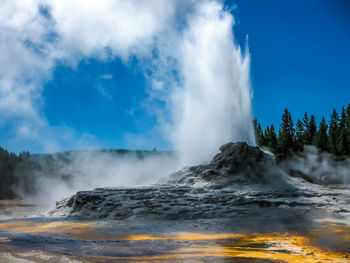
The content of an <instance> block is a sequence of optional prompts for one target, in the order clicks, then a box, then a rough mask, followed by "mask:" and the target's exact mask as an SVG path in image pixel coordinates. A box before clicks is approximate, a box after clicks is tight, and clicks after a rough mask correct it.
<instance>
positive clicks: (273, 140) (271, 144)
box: [268, 124, 277, 151]
mask: <svg viewBox="0 0 350 263" xmlns="http://www.w3.org/2000/svg"><path fill="white" fill-rule="evenodd" d="M269 137H270V140H269V145H268V147H269V148H270V149H272V150H273V151H276V149H277V135H276V131H275V126H273V124H272V125H271V127H270V136H269Z"/></svg>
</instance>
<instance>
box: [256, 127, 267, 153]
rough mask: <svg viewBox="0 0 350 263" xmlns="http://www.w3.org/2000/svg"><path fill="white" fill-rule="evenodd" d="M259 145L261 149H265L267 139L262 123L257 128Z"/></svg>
mask: <svg viewBox="0 0 350 263" xmlns="http://www.w3.org/2000/svg"><path fill="white" fill-rule="evenodd" d="M257 143H258V145H259V146H260V147H263V146H264V145H265V137H264V132H263V129H262V128H261V125H260V123H259V124H258V128H257Z"/></svg>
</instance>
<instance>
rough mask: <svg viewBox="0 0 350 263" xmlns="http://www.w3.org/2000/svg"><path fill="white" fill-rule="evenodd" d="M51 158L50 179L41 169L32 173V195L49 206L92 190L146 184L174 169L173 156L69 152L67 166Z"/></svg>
mask: <svg viewBox="0 0 350 263" xmlns="http://www.w3.org/2000/svg"><path fill="white" fill-rule="evenodd" d="M53 158H55V160H54V164H55V167H54V168H53V169H51V173H52V174H51V175H50V176H47V173H48V171H47V170H48V169H47V167H45V166H43V167H44V171H43V174H35V177H36V179H35V180H36V182H35V183H36V186H37V192H36V193H35V195H36V196H37V197H38V198H39V199H43V200H45V202H48V203H50V204H53V203H54V202H55V201H57V200H61V199H62V198H64V197H67V196H70V195H71V194H73V193H75V192H77V191H84V190H91V189H94V188H96V187H113V186H125V187H128V186H133V187H135V186H145V185H150V184H153V183H154V182H157V181H159V180H161V179H162V178H164V177H166V176H167V175H168V174H169V173H171V172H172V171H174V169H176V168H177V162H176V161H175V159H174V156H172V155H171V154H170V153H161V154H160V153H159V152H158V153H148V154H145V156H143V157H140V156H138V155H137V154H136V153H135V152H130V153H127V154H122V155H120V154H115V153H111V152H101V151H90V150H89V151H76V152H72V153H71V154H69V156H67V160H66V161H68V163H67V162H66V161H63V160H62V159H61V158H58V156H57V155H53ZM45 168H46V169H45Z"/></svg>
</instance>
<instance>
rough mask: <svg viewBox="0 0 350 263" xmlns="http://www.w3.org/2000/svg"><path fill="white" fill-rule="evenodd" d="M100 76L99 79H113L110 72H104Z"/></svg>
mask: <svg viewBox="0 0 350 263" xmlns="http://www.w3.org/2000/svg"><path fill="white" fill-rule="evenodd" d="M100 78H101V79H113V75H112V74H104V75H102V76H101V77H100Z"/></svg>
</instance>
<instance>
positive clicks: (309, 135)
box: [304, 115, 317, 145]
mask: <svg viewBox="0 0 350 263" xmlns="http://www.w3.org/2000/svg"><path fill="white" fill-rule="evenodd" d="M306 116H307V115H306ZM316 130H317V125H316V120H315V116H314V115H311V118H310V120H309V121H308V122H307V126H306V131H305V137H304V143H305V144H306V145H312V144H313V139H314V136H315V134H316Z"/></svg>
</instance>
